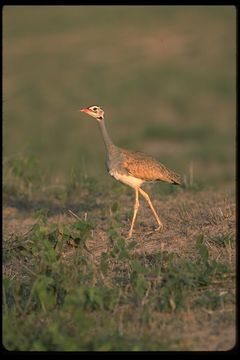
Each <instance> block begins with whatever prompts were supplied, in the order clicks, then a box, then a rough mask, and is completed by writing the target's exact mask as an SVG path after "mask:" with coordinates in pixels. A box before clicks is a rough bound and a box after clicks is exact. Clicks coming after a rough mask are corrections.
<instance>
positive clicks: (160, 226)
mask: <svg viewBox="0 0 240 360" xmlns="http://www.w3.org/2000/svg"><path fill="white" fill-rule="evenodd" d="M162 228H163V224H159V225H158V227H157V228H156V229H155V230H154V231H160V230H162Z"/></svg>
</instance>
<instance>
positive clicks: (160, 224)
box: [139, 188, 163, 231]
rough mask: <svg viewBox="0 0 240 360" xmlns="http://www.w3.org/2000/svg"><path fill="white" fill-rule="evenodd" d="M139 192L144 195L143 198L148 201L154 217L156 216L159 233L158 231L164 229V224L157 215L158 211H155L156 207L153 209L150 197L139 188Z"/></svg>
mask: <svg viewBox="0 0 240 360" xmlns="http://www.w3.org/2000/svg"><path fill="white" fill-rule="evenodd" d="M139 191H140V193H141V194H142V196H143V197H144V198H145V200H147V203H148V205H149V206H150V208H151V210H152V212H153V215H154V217H155V219H156V220H157V223H158V227H157V229H156V231H157V230H160V229H161V228H162V227H163V224H162V222H161V220H160V219H159V217H158V215H157V213H156V211H155V209H154V207H153V204H152V203H151V200H150V197H149V196H148V194H147V193H146V192H145V191H143V190H142V189H140V188H139Z"/></svg>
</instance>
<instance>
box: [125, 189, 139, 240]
mask: <svg viewBox="0 0 240 360" xmlns="http://www.w3.org/2000/svg"><path fill="white" fill-rule="evenodd" d="M138 208H139V201H138V189H135V204H134V213H133V218H132V223H131V228H130V231H129V234H128V239H130V238H131V237H132V232H133V226H134V223H135V220H136V216H137V212H138Z"/></svg>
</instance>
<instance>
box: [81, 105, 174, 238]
mask: <svg viewBox="0 0 240 360" xmlns="http://www.w3.org/2000/svg"><path fill="white" fill-rule="evenodd" d="M80 111H82V112H84V113H86V114H87V115H90V116H92V117H93V118H94V119H96V120H97V122H98V125H99V128H100V131H101V134H102V136H103V140H104V143H105V147H106V152H107V162H106V165H107V169H108V172H109V174H110V175H111V176H113V177H114V178H115V179H117V180H119V181H121V182H122V183H123V184H126V185H128V186H131V187H132V188H133V189H134V190H135V204H134V212H133V217H132V222H131V227H130V231H129V234H128V238H131V237H132V232H133V226H134V223H135V220H136V216H137V212H138V208H139V200H138V195H139V193H140V194H141V195H142V196H143V197H144V198H145V200H146V201H147V203H148V205H149V206H150V208H151V210H152V212H153V215H154V217H155V219H156V220H157V224H158V227H157V228H156V229H155V230H160V229H161V228H162V227H163V224H162V222H161V220H160V219H159V217H158V215H157V213H156V210H155V209H154V207H153V204H152V202H151V200H150V198H149V196H148V194H147V193H146V192H145V191H143V190H142V189H141V186H142V184H143V183H144V182H147V181H149V182H152V181H165V182H168V183H171V184H180V176H179V175H178V174H176V173H175V172H173V171H171V170H169V169H167V168H166V167H165V166H164V165H162V164H161V163H159V162H158V161H156V160H155V159H154V158H152V157H151V156H150V155H147V154H144V153H142V152H139V151H131V150H126V149H122V148H119V147H117V146H116V145H114V144H113V142H112V140H111V139H110V137H109V135H108V132H107V130H106V126H105V122H104V111H103V109H101V108H100V107H99V106H96V105H93V106H89V107H86V108H83V109H81V110H80Z"/></svg>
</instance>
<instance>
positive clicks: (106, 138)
mask: <svg viewBox="0 0 240 360" xmlns="http://www.w3.org/2000/svg"><path fill="white" fill-rule="evenodd" d="M98 126H99V128H100V131H101V133H102V136H103V141H104V144H105V146H106V149H107V150H108V151H109V150H110V149H111V148H113V147H114V144H113V142H112V140H111V139H110V137H109V135H108V132H107V129H106V126H105V122H104V120H101V121H98Z"/></svg>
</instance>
